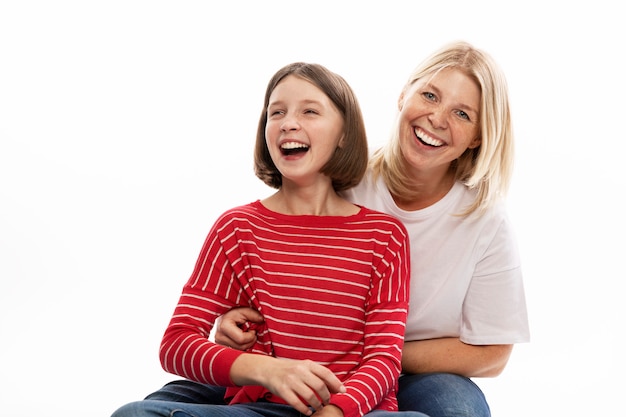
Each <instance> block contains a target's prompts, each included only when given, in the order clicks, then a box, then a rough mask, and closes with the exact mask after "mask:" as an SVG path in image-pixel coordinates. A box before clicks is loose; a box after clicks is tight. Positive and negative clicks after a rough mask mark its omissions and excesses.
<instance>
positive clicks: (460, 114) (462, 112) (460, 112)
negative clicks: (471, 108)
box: [457, 110, 470, 120]
mask: <svg viewBox="0 0 626 417" xmlns="http://www.w3.org/2000/svg"><path fill="white" fill-rule="evenodd" d="M457 114H458V115H459V117H461V118H462V119H465V120H469V119H470V117H469V114H467V113H465V112H464V111H463V110H459V111H458V112H457Z"/></svg>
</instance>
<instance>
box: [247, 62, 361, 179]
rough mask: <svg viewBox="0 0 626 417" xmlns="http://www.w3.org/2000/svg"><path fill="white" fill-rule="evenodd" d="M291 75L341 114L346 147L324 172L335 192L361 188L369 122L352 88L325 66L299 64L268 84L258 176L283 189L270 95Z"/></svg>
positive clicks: (259, 131) (256, 156)
mask: <svg viewBox="0 0 626 417" xmlns="http://www.w3.org/2000/svg"><path fill="white" fill-rule="evenodd" d="M288 75H294V76H296V77H298V78H301V79H303V80H305V81H308V82H310V83H311V84H313V85H315V86H316V87H318V88H319V89H320V90H322V91H323V92H324V94H326V95H327V96H328V98H329V99H330V100H331V101H332V102H333V104H334V105H335V106H336V107H337V109H338V110H339V112H340V113H341V115H342V117H343V121H344V123H343V140H342V144H341V145H340V146H339V147H337V149H335V153H334V154H333V156H332V157H331V159H330V160H329V161H328V162H327V163H326V164H325V165H324V166H323V167H322V169H321V170H320V172H321V173H322V174H324V175H327V176H328V177H330V179H331V180H332V186H333V188H334V189H335V191H342V190H345V189H348V188H350V187H353V186H355V185H357V184H358V183H359V182H360V181H361V179H362V178H363V175H364V174H365V171H366V169H367V163H368V156H369V154H368V147H367V136H366V133H365V123H364V121H363V115H362V113H361V108H360V106H359V103H358V101H357V99H356V96H355V94H354V92H353V91H352V88H351V87H350V85H348V83H347V82H346V81H345V80H344V79H343V78H342V77H341V76H339V75H337V74H335V73H334V72H332V71H329V70H328V69H327V68H326V67H324V66H322V65H319V64H310V63H305V62H295V63H292V64H289V65H286V66H284V67H283V68H281V69H279V70H278V71H277V72H276V73H275V74H274V76H273V77H272V79H271V80H270V81H269V83H268V85H267V89H266V91H265V101H264V103H263V110H262V111H261V117H260V119H259V126H258V129H257V134H256V144H255V148H254V173H255V174H256V176H257V177H259V178H260V179H261V180H262V181H263V182H264V183H265V184H267V185H269V186H270V187H273V188H280V187H281V186H282V182H283V178H282V175H281V173H280V171H278V169H277V168H276V165H274V162H273V161H272V158H271V156H270V153H269V149H268V148H267V142H266V138H265V125H266V124H267V107H268V105H269V100H270V96H271V94H272V92H273V91H274V89H275V88H276V86H277V85H278V83H280V82H281V81H282V80H283V79H284V78H285V77H287V76H288Z"/></svg>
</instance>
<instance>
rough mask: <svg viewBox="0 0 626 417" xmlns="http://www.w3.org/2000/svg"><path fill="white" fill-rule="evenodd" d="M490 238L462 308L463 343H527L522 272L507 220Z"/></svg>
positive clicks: (477, 265) (515, 244) (499, 225)
mask: <svg viewBox="0 0 626 417" xmlns="http://www.w3.org/2000/svg"><path fill="white" fill-rule="evenodd" d="M488 236H489V238H490V239H491V240H490V242H489V244H488V245H487V246H486V250H485V251H484V253H482V254H480V259H479V261H478V263H477V264H476V269H475V271H474V274H473V276H472V281H471V283H470V286H469V289H468V292H467V295H466V298H465V302H464V305H463V321H462V324H461V340H462V341H463V342H465V343H469V344H474V345H486V344H514V343H522V342H528V341H529V339H530V335H529V326H528V315H527V309H526V298H525V291H524V285H523V279H522V268H521V263H520V256H519V251H518V247H517V243H516V240H515V236H514V232H513V230H512V228H511V225H510V223H509V221H508V219H507V218H506V217H504V218H503V219H502V220H501V221H500V222H499V224H498V226H497V227H496V228H495V232H494V233H493V234H491V235H488Z"/></svg>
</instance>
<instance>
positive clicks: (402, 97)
mask: <svg viewBox="0 0 626 417" xmlns="http://www.w3.org/2000/svg"><path fill="white" fill-rule="evenodd" d="M403 105H404V90H402V92H401V93H400V97H398V111H402V106H403Z"/></svg>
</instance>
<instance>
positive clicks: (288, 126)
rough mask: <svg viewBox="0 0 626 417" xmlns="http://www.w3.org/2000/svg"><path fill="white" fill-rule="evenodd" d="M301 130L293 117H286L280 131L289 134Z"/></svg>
mask: <svg viewBox="0 0 626 417" xmlns="http://www.w3.org/2000/svg"><path fill="white" fill-rule="evenodd" d="M299 128H300V124H299V123H298V120H297V119H296V118H295V117H293V116H286V117H285V118H284V119H283V123H282V124H281V125H280V130H282V131H283V132H288V131H290V130H298V129H299Z"/></svg>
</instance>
